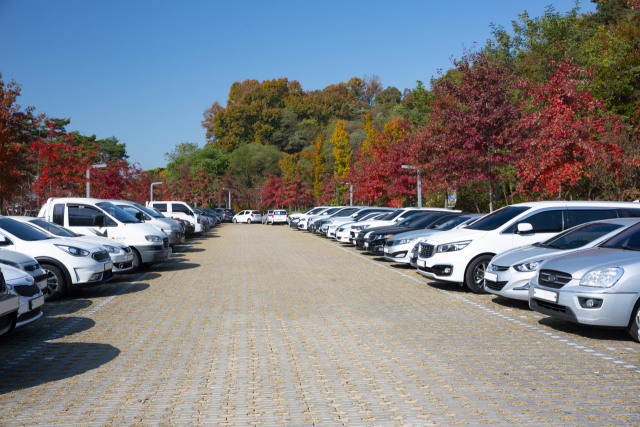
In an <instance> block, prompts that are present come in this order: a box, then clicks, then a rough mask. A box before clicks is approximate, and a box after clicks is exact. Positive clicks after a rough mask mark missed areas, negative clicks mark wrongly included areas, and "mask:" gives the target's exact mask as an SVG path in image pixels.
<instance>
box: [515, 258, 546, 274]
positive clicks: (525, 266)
mask: <svg viewBox="0 0 640 427" xmlns="http://www.w3.org/2000/svg"><path fill="white" fill-rule="evenodd" d="M542 261H544V259H538V260H535V261H530V262H523V263H522V264H516V265H514V266H513V268H515V269H516V270H517V271H521V272H523V273H524V272H528V271H536V270H537V269H538V267H540V264H542Z"/></svg>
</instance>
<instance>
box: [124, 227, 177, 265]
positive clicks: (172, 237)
mask: <svg viewBox="0 0 640 427" xmlns="http://www.w3.org/2000/svg"><path fill="white" fill-rule="evenodd" d="M180 243H184V233H182V232H180V231H171V233H169V246H173V245H177V244H180ZM114 262H115V261H114Z"/></svg>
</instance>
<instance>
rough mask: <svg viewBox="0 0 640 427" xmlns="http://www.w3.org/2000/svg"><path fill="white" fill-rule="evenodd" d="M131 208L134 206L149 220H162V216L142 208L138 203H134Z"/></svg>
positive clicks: (144, 207)
mask: <svg viewBox="0 0 640 427" xmlns="http://www.w3.org/2000/svg"><path fill="white" fill-rule="evenodd" d="M133 206H135V207H136V208H138V209H140V210H141V211H142V212H144V213H146V214H147V215H149V216H150V217H151V218H164V217H163V216H162V215H158V213H157V212H156V211H154V210H153V209H149V208H148V207H146V206H142V205H141V204H140V203H134V204H133Z"/></svg>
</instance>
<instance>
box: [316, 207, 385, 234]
mask: <svg viewBox="0 0 640 427" xmlns="http://www.w3.org/2000/svg"><path fill="white" fill-rule="evenodd" d="M393 211H394V209H393V208H376V207H374V208H370V207H364V208H361V209H359V210H357V211H355V212H353V213H352V214H349V215H347V216H339V217H334V218H332V219H331V221H329V222H328V223H327V224H326V226H327V231H326V236H327V237H329V238H332V239H333V238H335V237H336V231H337V230H338V228H340V227H341V226H342V225H344V224H348V223H351V222H354V221H358V220H359V219H360V218H363V217H365V216H369V215H371V214H379V213H383V212H386V213H387V214H389V213H391V212H393Z"/></svg>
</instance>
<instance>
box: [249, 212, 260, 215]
mask: <svg viewBox="0 0 640 427" xmlns="http://www.w3.org/2000/svg"><path fill="white" fill-rule="evenodd" d="M251 213H252V214H254V215H256V214H257V215H260V212H258V211H251Z"/></svg>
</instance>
